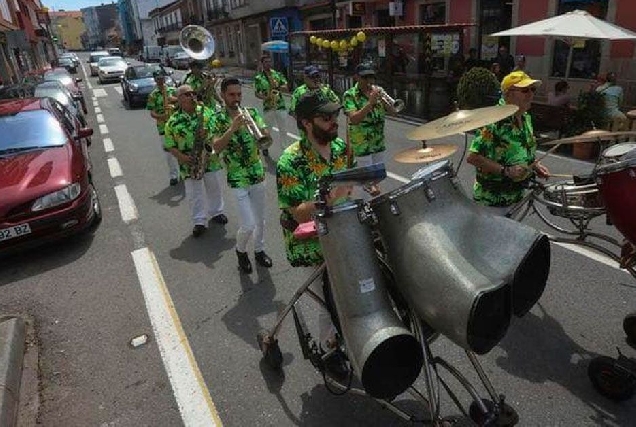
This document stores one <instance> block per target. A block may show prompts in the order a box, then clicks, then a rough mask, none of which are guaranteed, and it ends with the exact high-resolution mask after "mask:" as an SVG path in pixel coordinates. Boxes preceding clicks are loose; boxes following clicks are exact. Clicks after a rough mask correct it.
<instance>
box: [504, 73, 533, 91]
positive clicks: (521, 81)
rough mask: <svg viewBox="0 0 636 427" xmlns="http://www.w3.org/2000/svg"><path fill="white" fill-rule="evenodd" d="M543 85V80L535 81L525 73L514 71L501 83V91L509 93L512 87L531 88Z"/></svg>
mask: <svg viewBox="0 0 636 427" xmlns="http://www.w3.org/2000/svg"><path fill="white" fill-rule="evenodd" d="M535 85H536V86H539V85H541V80H535V79H533V78H531V77H530V76H529V75H527V74H526V73H524V72H523V71H513V72H512V73H510V74H508V75H507V76H506V77H504V78H503V80H502V81H501V91H502V92H507V91H508V89H510V88H511V87H513V86H514V87H529V86H535Z"/></svg>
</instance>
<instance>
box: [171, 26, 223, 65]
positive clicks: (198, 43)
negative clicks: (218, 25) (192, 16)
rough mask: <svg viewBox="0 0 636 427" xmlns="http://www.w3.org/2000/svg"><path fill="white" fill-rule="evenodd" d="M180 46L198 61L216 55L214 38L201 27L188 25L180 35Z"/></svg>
mask: <svg viewBox="0 0 636 427" xmlns="http://www.w3.org/2000/svg"><path fill="white" fill-rule="evenodd" d="M179 44H180V45H181V47H182V48H183V50H184V51H185V53H186V54H187V55H188V56H189V57H191V58H193V59H197V60H200V61H202V60H205V59H208V58H210V57H211V56H212V55H214V37H213V36H212V34H211V33H210V32H209V31H208V30H206V29H205V28H203V27H202V26H200V25H188V26H186V27H185V28H183V29H182V30H181V32H180V33H179Z"/></svg>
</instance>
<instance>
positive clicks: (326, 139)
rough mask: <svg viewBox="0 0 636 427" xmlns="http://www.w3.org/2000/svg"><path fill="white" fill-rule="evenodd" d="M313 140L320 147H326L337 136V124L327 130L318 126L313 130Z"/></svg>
mask: <svg viewBox="0 0 636 427" xmlns="http://www.w3.org/2000/svg"><path fill="white" fill-rule="evenodd" d="M313 134H314V138H315V139H316V142H317V143H318V144H320V145H327V144H329V143H330V142H331V141H333V140H334V139H336V137H337V136H338V124H334V125H333V126H332V127H330V128H329V129H327V130H325V129H322V128H321V127H320V126H314V128H313Z"/></svg>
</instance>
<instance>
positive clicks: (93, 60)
mask: <svg viewBox="0 0 636 427" xmlns="http://www.w3.org/2000/svg"><path fill="white" fill-rule="evenodd" d="M106 56H110V55H109V54H108V52H106V51H105V50H100V51H96V52H91V54H90V56H89V57H88V63H89V65H90V68H91V77H92V76H96V75H97V63H98V62H99V60H100V59H101V58H104V57H106Z"/></svg>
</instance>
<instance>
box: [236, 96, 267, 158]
mask: <svg viewBox="0 0 636 427" xmlns="http://www.w3.org/2000/svg"><path fill="white" fill-rule="evenodd" d="M238 112H239V114H240V116H241V118H242V119H243V122H245V127H247V131H248V132H249V133H250V135H252V136H253V137H254V138H255V139H256V145H258V148H259V149H261V150H267V149H268V148H269V147H271V145H272V142H274V141H273V140H272V137H271V136H269V135H266V134H265V133H263V131H262V130H261V129H260V128H259V127H258V125H257V124H256V122H255V121H254V119H253V118H252V116H251V114H250V112H249V110H248V109H247V108H245V107H241V106H239V107H238Z"/></svg>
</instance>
